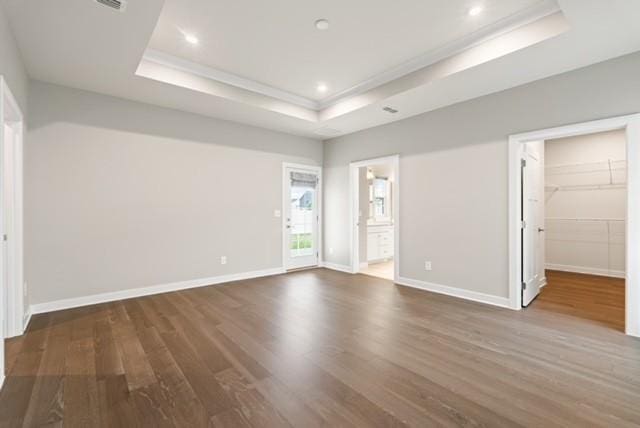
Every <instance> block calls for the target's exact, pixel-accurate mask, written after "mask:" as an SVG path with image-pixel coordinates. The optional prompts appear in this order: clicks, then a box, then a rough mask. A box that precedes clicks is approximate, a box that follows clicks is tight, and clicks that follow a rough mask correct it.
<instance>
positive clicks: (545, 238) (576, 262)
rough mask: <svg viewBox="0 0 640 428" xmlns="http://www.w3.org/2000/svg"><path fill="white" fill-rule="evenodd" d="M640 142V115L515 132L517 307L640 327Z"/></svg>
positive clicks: (512, 187) (513, 294) (630, 329)
mask: <svg viewBox="0 0 640 428" xmlns="http://www.w3.org/2000/svg"><path fill="white" fill-rule="evenodd" d="M639 144H640V115H632V116H625V117H620V118H613V119H606V120H600V121H594V122H588V123H583V124H577V125H569V126H565V127H560V128H553V129H548V130H543V131H536V132H530V133H526V134H519V135H515V136H512V137H510V141H509V157H510V163H509V165H510V167H509V191H510V196H509V200H510V208H509V218H510V226H509V242H510V247H509V255H510V290H509V294H510V302H511V307H512V308H513V309H517V310H518V309H522V308H527V307H529V308H535V309H536V310H538V309H540V308H543V307H544V308H546V309H550V310H555V311H560V312H563V313H566V314H570V315H572V316H579V317H586V318H589V319H592V320H597V321H602V322H605V323H608V324H609V325H610V326H616V327H617V328H622V326H623V325H624V330H625V331H626V333H627V334H630V335H635V336H638V335H640V314H639V312H640V311H639V310H638V306H639V305H638V302H639V301H640V292H639V288H640V275H639V274H640V263H639V262H638V254H639V250H640V240H639V238H640V221H639V218H638V215H640V197H638V196H637V195H638V194H639V193H638V192H639V191H640V171H639V169H640V150H639V147H638V145H639ZM603 296H606V297H603ZM605 301H606V303H603V302H605ZM616 307H617V308H618V312H617V313H616ZM528 310H530V309H528ZM618 321H619V322H618Z"/></svg>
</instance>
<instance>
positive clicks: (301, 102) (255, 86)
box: [142, 49, 319, 111]
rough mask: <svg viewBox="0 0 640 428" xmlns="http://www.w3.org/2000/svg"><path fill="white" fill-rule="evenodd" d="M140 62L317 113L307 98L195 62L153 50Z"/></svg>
mask: <svg viewBox="0 0 640 428" xmlns="http://www.w3.org/2000/svg"><path fill="white" fill-rule="evenodd" d="M142 61H149V62H153V63H156V64H160V65H162V66H165V67H169V68H172V69H174V70H179V71H183V72H186V73H191V74H195V75H197V76H200V77H205V78H207V79H211V80H215V81H217V82H221V83H225V84H227V85H231V86H235V87H237V88H241V89H245V90H247V91H251V92H255V93H258V94H261V95H266V96H268V97H272V98H275V99H278V100H280V101H284V102H287V103H291V104H294V105H297V106H300V107H304V108H308V109H311V110H315V111H317V110H318V107H319V106H318V102H317V101H314V100H311V99H309V98H305V97H302V96H300V95H296V94H292V93H290V92H287V91H284V90H282V89H278V88H275V87H273V86H269V85H265V84H264V83H260V82H256V81H255V80H251V79H247V78H244V77H241V76H238V75H236V74H232V73H227V72H226V71H222V70H218V69H216V68H212V67H208V66H206V65H202V64H198V63H196V62H193V61H189V60H186V59H183V58H179V57H177V56H174V55H170V54H167V53H164V52H160V51H158V50H155V49H147V50H145V52H144V55H143V56H142Z"/></svg>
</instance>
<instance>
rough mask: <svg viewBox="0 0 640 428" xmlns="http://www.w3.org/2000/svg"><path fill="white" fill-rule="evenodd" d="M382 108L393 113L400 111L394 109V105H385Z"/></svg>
mask: <svg viewBox="0 0 640 428" xmlns="http://www.w3.org/2000/svg"><path fill="white" fill-rule="evenodd" d="M382 110H384V111H386V112H387V113H391V114H396V113H397V112H398V110H396V109H394V108H393V107H389V106H387V107H383V108H382Z"/></svg>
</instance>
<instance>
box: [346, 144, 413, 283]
mask: <svg viewBox="0 0 640 428" xmlns="http://www.w3.org/2000/svg"><path fill="white" fill-rule="evenodd" d="M389 163H390V164H392V165H393V171H394V181H393V186H394V188H393V192H392V195H393V201H392V205H393V281H394V282H398V281H399V278H400V155H391V156H385V157H381V158H374V159H367V160H362V161H357V162H351V163H350V164H349V201H350V204H349V206H350V212H349V220H350V221H349V237H350V243H349V245H350V246H351V272H352V273H358V272H360V245H359V243H360V230H359V228H358V222H359V221H360V219H359V213H360V206H359V205H360V189H359V187H360V179H359V177H358V169H359V168H361V167H365V166H372V165H384V164H389Z"/></svg>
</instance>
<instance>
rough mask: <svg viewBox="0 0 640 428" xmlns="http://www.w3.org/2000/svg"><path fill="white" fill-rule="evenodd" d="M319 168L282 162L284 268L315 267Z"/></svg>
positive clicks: (318, 218)
mask: <svg viewBox="0 0 640 428" xmlns="http://www.w3.org/2000/svg"><path fill="white" fill-rule="evenodd" d="M321 175H322V170H321V168H320V167H315V166H307V165H297V164H289V163H285V164H283V195H284V198H283V214H284V216H283V262H284V268H285V270H293V269H303V268H308V267H314V266H318V263H319V255H320V249H321V248H320V212H321V210H320V200H321V199H320V191H321V178H322V177H321Z"/></svg>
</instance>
